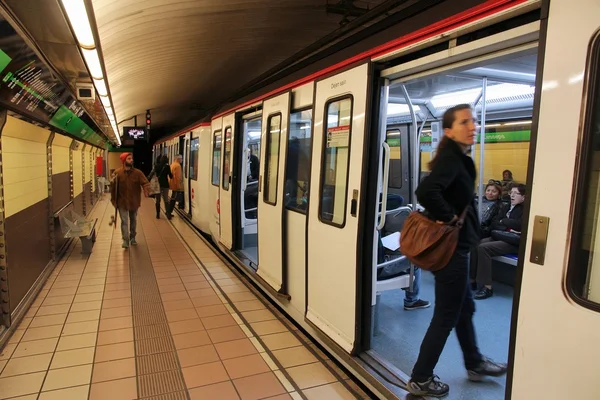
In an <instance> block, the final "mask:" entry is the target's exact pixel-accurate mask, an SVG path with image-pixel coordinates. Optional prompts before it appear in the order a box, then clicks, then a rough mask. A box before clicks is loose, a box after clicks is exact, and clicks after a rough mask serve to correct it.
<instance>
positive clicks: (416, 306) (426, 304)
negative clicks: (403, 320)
mask: <svg viewBox="0 0 600 400" xmlns="http://www.w3.org/2000/svg"><path fill="white" fill-rule="evenodd" d="M430 305H431V303H430V302H428V301H427V300H421V299H419V300H417V301H415V302H414V303H413V304H411V305H410V306H407V305H404V309H405V310H408V311H410V310H418V309H421V308H427V307H429V306H430Z"/></svg>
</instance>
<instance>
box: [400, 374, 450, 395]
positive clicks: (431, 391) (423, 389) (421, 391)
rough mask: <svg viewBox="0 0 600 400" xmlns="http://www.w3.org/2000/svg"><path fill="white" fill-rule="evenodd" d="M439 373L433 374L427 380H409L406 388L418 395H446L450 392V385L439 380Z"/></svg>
mask: <svg viewBox="0 0 600 400" xmlns="http://www.w3.org/2000/svg"><path fill="white" fill-rule="evenodd" d="M439 379H440V378H439V377H438V376H437V375H433V376H432V377H431V378H429V379H428V380H426V381H425V382H415V381H413V380H412V379H411V380H409V381H408V384H407V385H406V390H407V391H408V392H410V393H411V394H414V395H416V396H431V397H444V396H446V395H447V394H448V393H449V392H450V386H448V385H446V384H445V383H443V382H440V381H439Z"/></svg>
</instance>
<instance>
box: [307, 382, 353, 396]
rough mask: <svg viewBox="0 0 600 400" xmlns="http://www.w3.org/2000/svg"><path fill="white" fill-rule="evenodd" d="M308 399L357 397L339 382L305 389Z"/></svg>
mask: <svg viewBox="0 0 600 400" xmlns="http://www.w3.org/2000/svg"><path fill="white" fill-rule="evenodd" d="M302 393H304V395H305V396H306V398H307V399H308V400H320V399H328V400H329V399H331V400H354V399H356V397H354V395H353V394H352V393H350V392H349V391H348V389H346V388H345V387H344V385H342V384H341V383H339V382H336V383H331V384H328V385H323V386H318V387H314V388H312V389H306V390H303V391H302Z"/></svg>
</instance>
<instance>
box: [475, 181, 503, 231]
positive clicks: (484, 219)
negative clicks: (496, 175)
mask: <svg viewBox="0 0 600 400" xmlns="http://www.w3.org/2000/svg"><path fill="white" fill-rule="evenodd" d="M501 195H502V187H501V186H500V181H496V180H494V179H490V180H489V182H488V184H487V186H486V187H485V193H484V195H483V198H482V200H481V205H482V208H481V218H480V222H481V238H482V239H485V238H487V237H490V228H491V225H492V221H493V220H494V217H496V215H497V214H498V212H499V211H500V207H502V200H501V199H500V196H501ZM478 203H479V199H478V198H477V197H476V198H475V210H478V209H479V204H478Z"/></svg>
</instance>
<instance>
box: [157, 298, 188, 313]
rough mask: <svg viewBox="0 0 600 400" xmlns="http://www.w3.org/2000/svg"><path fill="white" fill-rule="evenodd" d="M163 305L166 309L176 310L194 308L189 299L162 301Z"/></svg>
mask: <svg viewBox="0 0 600 400" xmlns="http://www.w3.org/2000/svg"><path fill="white" fill-rule="evenodd" d="M163 307H164V309H165V310H167V311H177V310H185V309H190V308H194V303H192V301H191V300H190V299H181V300H172V301H163Z"/></svg>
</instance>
